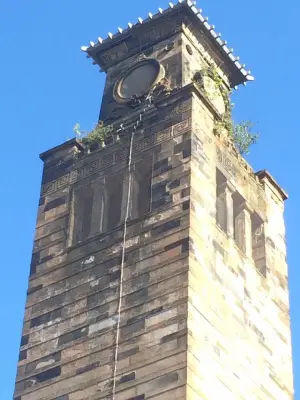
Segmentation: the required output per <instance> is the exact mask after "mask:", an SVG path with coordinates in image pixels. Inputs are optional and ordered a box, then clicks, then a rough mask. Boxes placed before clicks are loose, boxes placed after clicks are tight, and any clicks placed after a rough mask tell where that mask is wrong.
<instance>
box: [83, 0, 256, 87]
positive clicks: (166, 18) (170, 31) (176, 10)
mask: <svg viewBox="0 0 300 400" xmlns="http://www.w3.org/2000/svg"><path fill="white" fill-rule="evenodd" d="M186 28H188V29H190V30H193V31H195V32H197V33H198V36H201V41H202V45H204V47H206V48H207V47H209V53H210V56H211V57H212V58H213V59H214V60H215V61H216V63H217V65H218V66H222V67H221V69H223V71H224V72H225V74H226V75H227V77H228V80H229V83H230V86H231V87H232V88H233V87H235V86H237V85H240V84H242V83H246V82H247V81H253V80H254V78H253V76H252V75H251V72H250V71H247V70H246V69H245V65H242V64H241V63H240V62H239V57H236V56H235V55H234V54H233V49H230V48H229V47H228V46H227V42H226V41H224V40H222V39H221V34H220V33H216V31H215V27H214V26H213V25H210V24H209V23H208V18H206V17H204V16H203V15H202V10H201V9H198V8H197V7H196V5H195V2H191V1H189V0H179V1H178V3H177V4H173V3H169V7H168V8H167V9H165V10H163V9H161V8H159V12H158V13H157V14H151V13H149V14H148V17H147V19H145V20H143V19H142V18H138V22H137V23H136V24H131V23H128V28H127V29H124V30H123V29H121V28H118V32H117V33H114V34H112V33H108V37H107V38H106V39H102V38H101V37H99V38H98V39H97V42H96V43H94V42H92V41H91V42H90V44H89V46H82V47H81V49H82V50H83V51H84V52H85V53H86V54H87V56H88V57H89V58H90V57H91V58H92V59H93V61H94V62H93V64H95V65H99V66H100V68H101V71H105V72H107V71H108V69H109V68H110V67H111V66H112V65H116V64H117V63H119V62H121V61H123V60H125V59H127V58H129V57H131V56H132V55H134V54H135V53H137V52H139V53H141V52H143V51H144V50H146V49H147V48H149V47H151V46H153V45H155V44H157V43H159V42H162V41H163V40H165V39H167V38H169V37H171V36H172V35H174V34H176V33H179V32H184V30H185V29H186Z"/></svg>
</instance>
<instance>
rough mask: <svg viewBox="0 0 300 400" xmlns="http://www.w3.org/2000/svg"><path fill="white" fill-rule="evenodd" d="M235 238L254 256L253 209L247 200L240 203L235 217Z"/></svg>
mask: <svg viewBox="0 0 300 400" xmlns="http://www.w3.org/2000/svg"><path fill="white" fill-rule="evenodd" d="M235 240H236V244H237V246H238V247H239V248H240V249H241V250H242V251H243V252H244V253H245V254H246V256H247V257H250V258H252V226H251V211H250V210H249V208H248V207H247V205H246V202H243V203H242V204H240V206H239V209H238V210H237V213H236V217H235Z"/></svg>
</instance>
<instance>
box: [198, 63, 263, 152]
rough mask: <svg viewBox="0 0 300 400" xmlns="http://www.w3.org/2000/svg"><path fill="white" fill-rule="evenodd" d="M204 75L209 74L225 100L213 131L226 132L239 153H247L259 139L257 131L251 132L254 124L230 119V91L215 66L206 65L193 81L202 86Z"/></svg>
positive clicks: (231, 105)
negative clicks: (223, 107) (220, 115)
mask: <svg viewBox="0 0 300 400" xmlns="http://www.w3.org/2000/svg"><path fill="white" fill-rule="evenodd" d="M204 76H209V77H210V78H212V79H213V80H214V82H215V86H216V90H220V91H221V93H222V95H223V97H224V101H225V106H226V112H225V113H224V115H223V116H222V117H221V119H220V120H219V121H217V122H216V124H215V133H217V134H221V133H222V132H223V131H225V132H227V134H228V136H229V138H231V139H232V141H233V144H234V146H235V147H236V149H237V150H238V151H239V153H240V154H241V155H243V154H249V149H250V147H251V146H252V145H253V144H256V143H257V141H258V139H259V134H258V133H253V132H252V128H253V127H254V124H253V123H252V122H251V121H241V122H240V123H235V122H234V121H233V119H232V108H233V106H234V104H233V103H232V102H231V98H230V96H231V94H232V92H231V91H226V89H225V87H224V82H223V79H222V78H221V76H220V74H219V73H218V70H217V68H215V67H207V68H204V69H203V70H201V71H198V72H196V73H195V75H194V78H193V81H194V82H195V84H197V85H200V87H201V89H203V88H202V79H203V77H204Z"/></svg>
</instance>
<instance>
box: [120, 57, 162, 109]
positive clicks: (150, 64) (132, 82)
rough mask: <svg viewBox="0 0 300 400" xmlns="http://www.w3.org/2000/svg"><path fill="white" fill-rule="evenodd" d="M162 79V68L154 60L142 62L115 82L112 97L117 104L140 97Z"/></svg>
mask: <svg viewBox="0 0 300 400" xmlns="http://www.w3.org/2000/svg"><path fill="white" fill-rule="evenodd" d="M163 77H164V69H163V67H162V66H161V65H160V64H159V63H158V62H157V61H156V60H154V59H151V60H145V61H142V62H140V63H138V64H136V65H134V66H133V67H131V68H130V69H129V70H127V71H126V72H125V73H124V75H122V77H121V78H120V79H119V80H118V81H117V83H116V85H115V90H114V96H115V98H116V100H117V101H119V102H127V101H129V100H130V99H131V98H132V97H133V96H137V97H140V96H142V95H144V94H145V93H147V92H148V91H149V90H150V89H151V87H152V86H153V85H154V84H155V83H157V82H158V81H159V80H160V79H162V78H163Z"/></svg>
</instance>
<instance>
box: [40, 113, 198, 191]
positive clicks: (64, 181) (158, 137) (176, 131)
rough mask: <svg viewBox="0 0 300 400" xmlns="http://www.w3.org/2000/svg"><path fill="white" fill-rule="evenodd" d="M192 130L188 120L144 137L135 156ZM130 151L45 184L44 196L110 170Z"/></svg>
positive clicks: (123, 150) (134, 146) (111, 156)
mask: <svg viewBox="0 0 300 400" xmlns="http://www.w3.org/2000/svg"><path fill="white" fill-rule="evenodd" d="M190 129H191V119H190V118H188V119H186V120H184V121H182V122H180V123H178V124H176V125H173V126H172V127H170V128H168V129H165V130H164V131H161V132H157V133H155V134H153V135H149V136H146V135H145V136H144V138H143V139H139V140H137V141H136V142H134V144H133V154H135V153H139V152H142V151H145V150H148V149H149V148H151V147H153V146H155V145H157V144H160V143H163V142H165V141H168V140H169V139H171V137H172V136H173V137H176V136H179V135H181V134H183V133H185V132H187V131H189V130H190ZM127 152H128V149H126V148H122V149H120V150H118V151H115V152H113V153H111V154H108V155H106V156H104V157H101V153H100V157H99V158H98V159H97V160H94V161H93V162H92V163H90V164H88V165H86V166H84V167H82V168H79V169H74V170H73V171H71V172H70V173H68V174H66V175H64V176H62V177H61V178H59V179H57V180H55V181H52V182H50V183H47V184H45V185H44V186H43V187H42V193H41V195H42V196H45V195H48V194H50V193H53V192H56V191H57V190H60V189H62V188H63V187H65V186H67V185H70V184H73V183H75V182H78V181H79V180H81V179H84V178H86V177H88V176H89V175H92V174H94V173H95V172H98V171H102V170H104V169H105V168H108V167H110V166H112V165H115V164H116V163H119V162H120V161H122V160H125V159H126V157H127V154H128V153H127Z"/></svg>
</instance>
